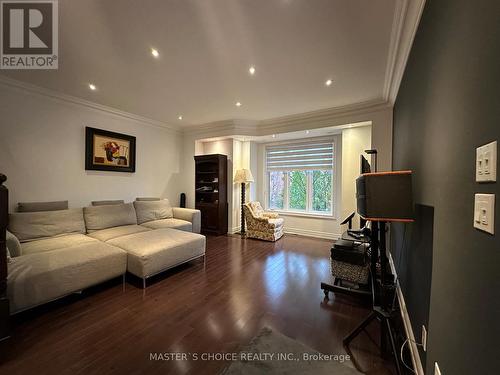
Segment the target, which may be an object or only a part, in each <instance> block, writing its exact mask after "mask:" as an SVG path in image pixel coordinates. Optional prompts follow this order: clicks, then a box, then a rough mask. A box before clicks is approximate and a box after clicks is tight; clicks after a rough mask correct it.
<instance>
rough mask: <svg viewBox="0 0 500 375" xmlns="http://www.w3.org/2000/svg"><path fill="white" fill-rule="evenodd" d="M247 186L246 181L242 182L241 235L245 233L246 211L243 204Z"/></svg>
mask: <svg viewBox="0 0 500 375" xmlns="http://www.w3.org/2000/svg"><path fill="white" fill-rule="evenodd" d="M245 188H246V184H245V183H244V182H242V183H241V235H242V236H244V235H245V232H246V230H245V211H244V210H243V206H244V204H245Z"/></svg>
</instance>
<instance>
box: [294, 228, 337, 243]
mask: <svg viewBox="0 0 500 375" xmlns="http://www.w3.org/2000/svg"><path fill="white" fill-rule="evenodd" d="M285 233H289V234H298V235H300V236H306V237H315V238H325V239H327V240H338V239H339V238H340V234H338V233H331V232H321V231H317V230H309V229H302V228H290V227H287V226H285Z"/></svg>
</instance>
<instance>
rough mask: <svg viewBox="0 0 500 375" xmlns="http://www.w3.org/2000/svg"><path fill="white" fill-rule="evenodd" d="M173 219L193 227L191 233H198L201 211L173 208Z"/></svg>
mask: <svg viewBox="0 0 500 375" xmlns="http://www.w3.org/2000/svg"><path fill="white" fill-rule="evenodd" d="M172 210H173V212H174V218H175V219H180V220H186V221H189V222H190V223H191V224H192V225H193V233H200V230H201V211H200V210H193V209H191V208H181V207H173V208H172Z"/></svg>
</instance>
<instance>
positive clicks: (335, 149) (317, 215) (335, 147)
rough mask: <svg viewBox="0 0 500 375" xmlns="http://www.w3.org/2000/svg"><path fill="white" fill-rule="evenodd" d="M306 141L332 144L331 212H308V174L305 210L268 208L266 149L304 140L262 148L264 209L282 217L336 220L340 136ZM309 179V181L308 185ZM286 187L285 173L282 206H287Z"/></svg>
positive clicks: (287, 177)
mask: <svg viewBox="0 0 500 375" xmlns="http://www.w3.org/2000/svg"><path fill="white" fill-rule="evenodd" d="M307 140H323V141H331V142H332V143H333V159H334V162H333V167H332V169H331V171H332V211H331V212H327V213H322V212H319V211H312V209H311V210H308V208H309V207H311V206H312V202H310V201H311V199H310V197H311V194H312V173H308V177H307V178H308V191H307V195H306V199H307V203H306V210H305V211H302V210H291V209H274V208H270V207H269V194H270V193H269V184H270V171H268V170H267V160H266V155H267V147H268V146H275V145H288V144H290V145H291V144H294V143H301V142H304V139H300V140H296V141H284V142H273V143H268V144H265V145H264V147H263V164H264V165H263V174H264V176H263V177H264V178H263V181H265V186H264V189H263V190H264V209H265V210H269V211H272V212H277V213H279V214H281V215H283V216H299V217H307V218H316V219H328V220H338V218H339V213H340V202H341V190H342V184H341V168H342V160H341V158H342V141H341V140H342V138H341V134H336V135H334V136H333V137H317V138H307ZM313 170H315V169H308V170H306V171H313ZM309 176H310V177H309ZM309 179H310V180H311V181H310V183H309ZM288 185H289V174H288V173H285V187H286V188H285V192H284V198H283V206H284V207H288V206H289V201H288V199H289V197H288V190H289V188H288Z"/></svg>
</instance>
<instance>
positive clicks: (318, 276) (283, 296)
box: [0, 235, 394, 375]
mask: <svg viewBox="0 0 500 375" xmlns="http://www.w3.org/2000/svg"><path fill="white" fill-rule="evenodd" d="M330 246H331V241H326V240H319V239H312V238H305V237H299V236H291V235H289V236H285V237H284V238H282V239H281V240H280V241H278V242H276V243H270V242H263V241H258V240H251V239H248V240H242V239H240V237H237V236H221V237H209V238H208V239H207V256H206V261H205V262H203V261H195V262H192V263H190V264H188V265H185V266H181V267H179V268H177V269H176V270H173V271H170V272H167V273H165V274H162V275H160V276H158V277H155V278H154V279H153V280H151V281H150V282H149V286H148V288H147V289H146V290H142V289H140V287H139V286H140V282H139V281H137V280H134V279H133V278H132V277H130V278H129V279H130V280H129V281H128V282H127V283H126V284H125V286H124V287H123V286H122V283H121V280H114V281H112V282H109V283H106V284H105V285H101V286H99V287H96V288H92V289H91V290H87V291H84V292H83V294H82V295H74V296H71V297H68V298H66V299H64V300H60V301H57V302H54V303H51V304H49V305H45V306H42V307H40V308H37V309H34V310H32V311H29V312H27V313H23V314H21V315H19V316H16V317H15V319H14V321H13V326H14V332H13V336H12V338H11V339H10V340H9V341H7V342H4V343H2V347H1V348H0V349H1V352H0V353H1V354H0V355H1V357H2V358H1V362H0V374H37V375H38V374H156V373H162V374H185V373H189V374H217V373H219V371H220V370H221V369H223V368H224V367H225V366H227V362H221V361H210V362H207V361H150V360H149V356H150V352H162V353H163V352H190V353H203V352H212V353H213V352H237V351H238V349H239V348H240V347H241V346H242V345H246V344H248V342H249V341H250V340H251V338H252V337H253V336H255V335H256V334H257V333H258V332H259V330H260V329H261V328H262V327H264V326H267V327H270V328H272V329H275V330H278V331H279V332H281V333H283V334H285V335H287V336H289V337H292V338H294V339H296V340H298V341H300V342H302V343H303V344H305V345H307V346H309V347H311V348H314V349H316V350H318V351H320V352H323V353H336V354H345V353H346V351H345V349H344V348H343V346H342V338H343V337H344V336H345V335H346V334H347V333H349V332H350V330H352V329H353V328H354V327H355V326H356V325H357V324H358V323H359V322H360V321H361V320H362V319H363V318H364V317H365V316H367V314H368V313H369V311H370V309H369V306H366V305H362V304H360V303H359V301H358V300H356V299H354V298H351V297H342V296H337V297H334V296H333V295H332V294H330V301H328V302H325V301H324V300H323V297H324V295H323V292H322V290H321V289H320V287H319V286H320V282H321V281H329V280H330V268H329V258H328V257H329V249H330ZM378 340H379V326H378V324H377V323H372V325H371V326H370V327H369V329H368V333H365V332H364V333H362V334H361V335H360V336H359V337H358V338H357V339H356V340H355V341H354V342H353V343H352V345H351V350H352V355H353V357H354V359H355V360H356V363H357V364H358V366H359V369H360V370H361V371H362V372H364V373H366V374H391V373H393V372H394V370H393V366H392V364H391V362H388V361H385V360H383V359H381V358H380V356H379V347H378ZM347 364H348V366H353V365H354V364H353V363H352V362H348V363H347Z"/></svg>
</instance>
